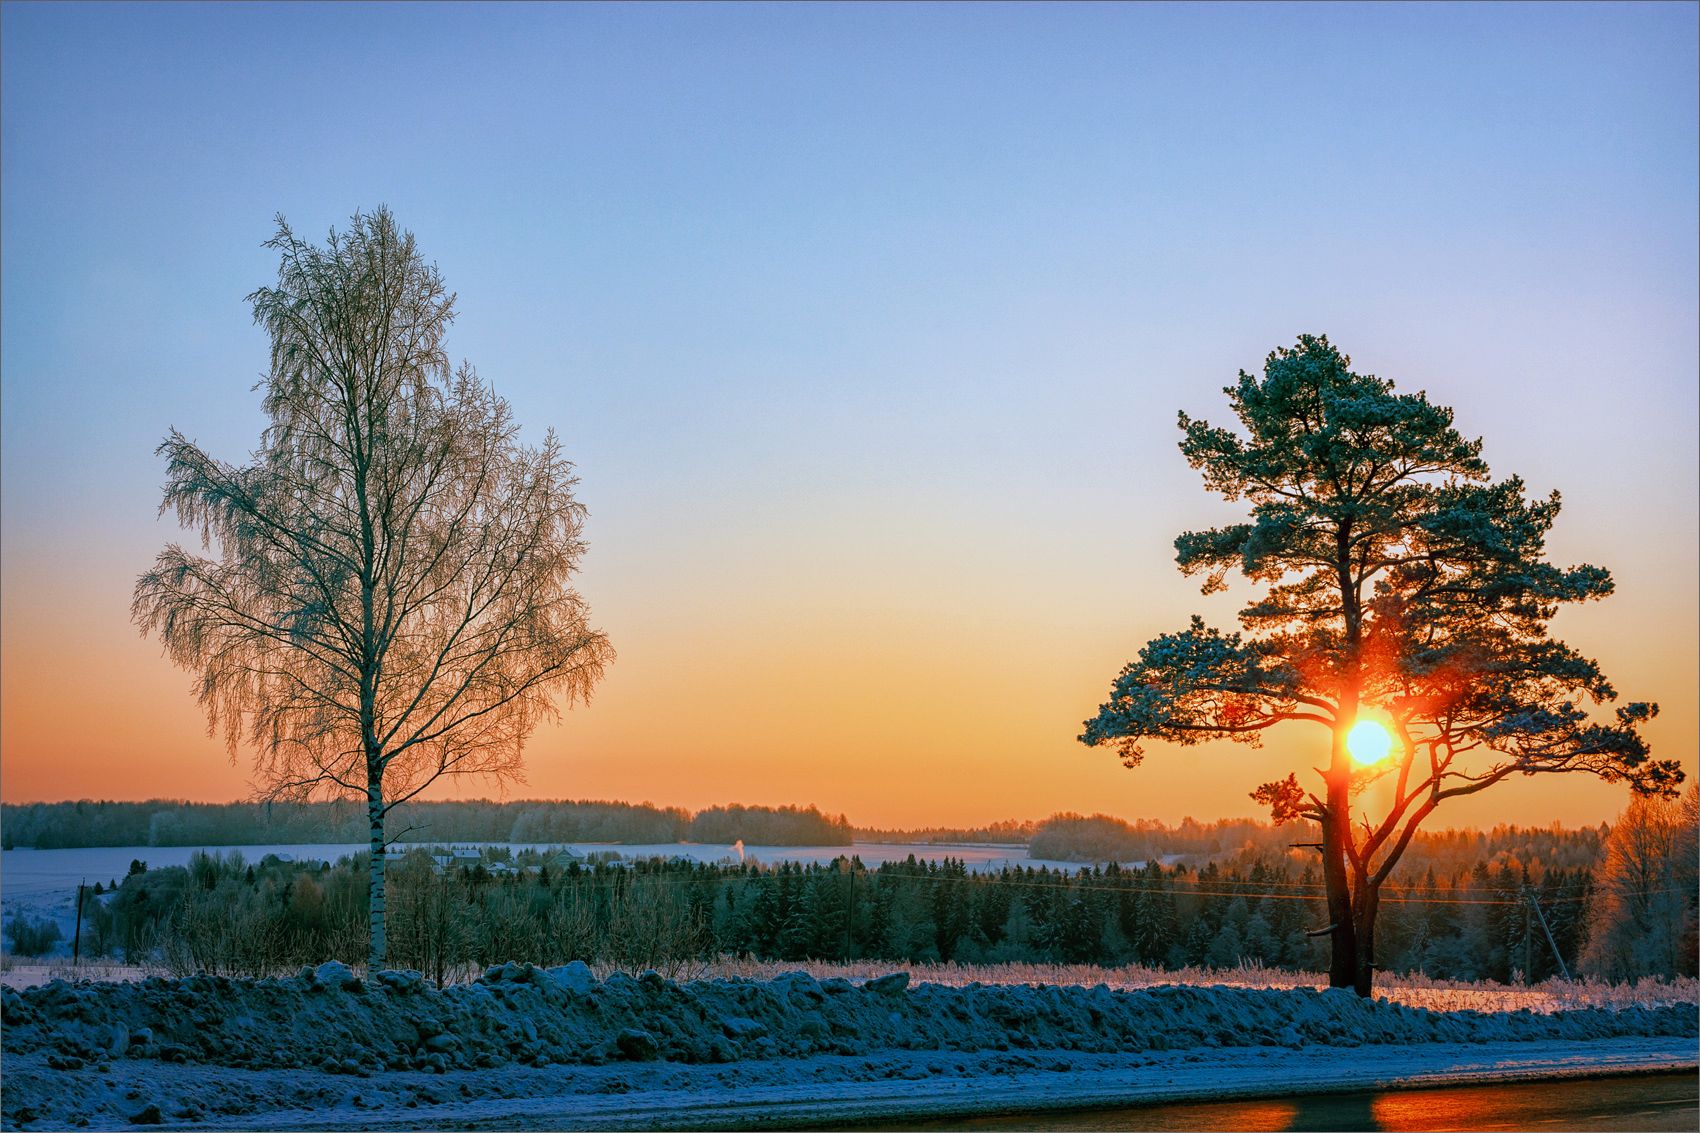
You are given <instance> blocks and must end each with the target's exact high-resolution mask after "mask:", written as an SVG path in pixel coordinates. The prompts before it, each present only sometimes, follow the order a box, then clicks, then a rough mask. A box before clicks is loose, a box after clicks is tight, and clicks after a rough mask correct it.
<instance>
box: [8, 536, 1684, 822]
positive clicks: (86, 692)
mask: <svg viewBox="0 0 1700 1133" xmlns="http://www.w3.org/2000/svg"><path fill="white" fill-rule="evenodd" d="M11 565H12V566H13V567H14V568H15V567H16V566H17V565H18V564H17V562H16V560H13V562H12V564H11ZM1156 565H1163V564H1156ZM102 570H104V568H102V567H100V566H98V565H89V566H86V567H83V568H80V569H77V570H64V571H57V572H46V571H44V572H41V573H38V574H35V575H33V576H32V577H29V578H20V577H18V575H17V572H16V570H15V569H14V570H13V571H9V572H8V578H7V582H8V584H9V585H8V592H9V593H10V592H12V591H11V590H10V585H11V584H13V583H17V584H18V585H19V586H20V587H21V588H26V589H34V590H36V591H37V592H39V593H42V594H44V595H47V596H49V597H51V598H54V599H56V601H54V602H52V603H44V604H40V605H36V606H26V605H24V604H22V603H17V602H12V601H8V602H7V603H6V605H5V607H4V611H3V612H4V619H5V625H4V634H3V635H0V655H3V657H0V683H3V689H0V703H3V705H4V713H3V714H0V750H3V752H4V758H3V760H0V776H3V783H4V786H3V790H0V797H3V798H4V799H5V800H6V801H7V802H13V803H21V802H32V801H54V800H60V799H68V798H73V799H74V798H112V799H146V798H157V797H165V798H186V799H190V800H194V801H205V802H220V801H229V800H232V799H238V798H243V797H247V796H248V795H249V793H250V785H249V779H250V775H251V764H250V760H249V756H248V754H247V753H246V752H244V753H241V754H239V756H238V758H237V760H236V761H235V762H234V763H232V762H231V760H230V758H229V755H228V753H227V752H226V750H225V748H224V746H223V743H222V742H221V741H220V740H217V739H213V738H210V737H208V736H207V734H206V725H205V720H204V718H203V717H202V715H201V713H200V710H199V708H198V707H197V705H196V704H195V701H194V697H193V694H192V681H191V678H190V676H189V675H188V674H186V673H184V672H182V671H180V670H178V669H175V668H174V667H172V666H171V665H170V664H169V662H167V661H166V660H165V659H164V658H163V657H161V656H160V653H159V649H158V645H157V643H156V642H154V641H151V640H143V639H142V638H140V637H139V636H137V635H136V634H135V632H134V631H133V630H132V629H131V628H130V626H129V623H128V617H127V609H126V601H125V599H126V598H127V593H126V592H125V590H123V589H121V587H122V584H123V583H124V581H126V580H125V578H124V577H123V573H122V572H120V571H117V570H114V571H112V572H111V574H112V575H113V576H114V577H111V578H110V579H109V580H103V581H104V584H102V582H97V580H96V579H94V578H91V577H88V576H89V575H92V574H98V573H100V572H101V571H102ZM1166 575H1167V572H1166V571H1165V572H1163V573H1162V574H1159V573H1158V572H1157V571H1156V570H1155V569H1154V570H1153V572H1152V577H1151V579H1150V581H1149V584H1148V586H1149V592H1152V593H1157V592H1160V591H1161V590H1162V588H1164V587H1169V588H1170V589H1171V593H1170V594H1168V595H1165V598H1166V599H1167V600H1168V601H1169V602H1171V603H1182V602H1187V601H1189V600H1190V599H1189V598H1188V597H1187V595H1186V591H1187V590H1189V589H1190V586H1189V584H1188V583H1187V582H1186V580H1184V579H1179V578H1175V579H1173V580H1172V581H1171V580H1169V579H1168V578H1167V577H1166ZM593 586H595V587H598V588H595V589H593V588H592V587H593ZM610 589H611V593H610V594H609V596H608V597H607V599H606V600H602V591H601V589H600V584H598V583H597V582H596V580H595V579H594V578H592V579H591V580H589V582H588V583H587V586H586V590H587V597H590V598H591V599H592V602H593V609H596V608H600V609H601V611H602V612H603V614H604V616H602V617H600V618H599V619H598V621H599V623H600V624H601V625H602V626H603V628H605V629H606V630H607V631H608V632H609V634H610V635H611V636H612V637H613V639H614V641H615V643H616V647H617V648H618V649H619V651H620V656H619V660H618V661H617V662H616V663H615V664H614V666H613V667H612V668H611V669H610V670H609V673H608V676H607V678H606V680H605V681H604V683H603V685H602V686H601V687H600V688H599V689H598V690H597V691H596V695H595V699H594V700H593V702H592V703H591V704H589V705H588V706H586V705H580V706H577V707H574V708H572V709H570V710H568V711H566V712H564V713H563V714H562V719H561V721H560V722H559V723H555V724H547V725H545V726H544V727H542V728H540V729H539V731H538V732H537V733H536V734H535V735H534V736H533V738H532V740H531V742H530V743H529V744H528V746H527V749H526V756H525V775H526V777H525V780H524V781H523V782H518V783H510V784H506V785H503V784H498V783H493V782H491V781H488V780H482V779H469V780H465V781H460V782H450V783H445V784H443V785H442V786H441V787H439V788H437V789H435V790H433V791H432V792H430V793H429V794H428V796H427V797H435V798H481V797H495V798H503V797H505V798H511V799H520V798H600V799H615V800H622V801H628V802H651V803H654V804H656V805H660V806H682V807H685V808H688V809H691V810H700V809H702V808H704V807H707V806H712V805H716V804H725V803H735V802H738V803H747V804H761V805H770V806H778V805H786V804H795V805H808V804H814V805H816V806H818V807H820V809H821V810H822V811H824V812H826V813H829V814H839V813H843V814H845V815H847V816H848V817H849V818H850V820H851V821H852V822H853V823H856V824H857V825H861V826H876V827H886V828H918V827H925V826H976V825H982V824H986V823H990V822H995V821H1000V820H1004V819H1011V818H1013V819H1042V818H1044V817H1047V816H1048V815H1050V814H1052V813H1055V812H1058V811H1074V812H1078V813H1087V814H1089V813H1093V812H1104V813H1108V814H1112V815H1115V816H1117V817H1121V818H1124V819H1127V820H1134V819H1139V818H1150V819H1156V820H1160V821H1164V822H1169V823H1174V822H1178V821H1180V819H1182V818H1183V817H1187V816H1191V817H1195V818H1198V819H1200V820H1203V821H1208V820H1211V819H1214V818H1218V817H1251V816H1257V815H1258V810H1257V808H1256V807H1255V805H1254V804H1253V803H1252V802H1251V801H1250V799H1249V798H1248V797H1247V793H1248V792H1249V790H1250V789H1251V788H1252V787H1253V786H1255V785H1256V784H1257V783H1259V782H1263V781H1267V780H1269V779H1274V778H1280V777H1284V776H1285V775H1286V773H1287V772H1288V771H1291V770H1295V769H1297V770H1298V771H1299V773H1300V776H1301V778H1303V777H1305V776H1306V775H1308V774H1309V772H1308V770H1307V769H1308V768H1310V767H1314V766H1318V765H1319V764H1321V763H1322V762H1324V761H1325V759H1326V751H1327V744H1328V738H1327V733H1326V731H1325V730H1324V729H1322V728H1320V727H1316V726H1312V725H1304V724H1291V725H1284V726H1282V727H1281V728H1279V729H1277V730H1275V731H1273V732H1271V733H1270V734H1269V737H1268V740H1267V743H1266V744H1265V746H1264V747H1263V748H1260V749H1251V748H1246V747H1243V746H1240V745H1233V744H1226V743H1217V744H1207V745H1203V746H1200V747H1191V748H1182V747H1171V746H1169V745H1164V744H1158V743H1153V744H1150V745H1148V751H1147V755H1146V758H1145V761H1144V763H1143V764H1142V765H1141V766H1140V767H1138V768H1136V769H1134V770H1132V771H1129V770H1126V769H1124V768H1123V767H1121V765H1120V763H1119V761H1118V760H1117V759H1116V758H1115V757H1114V754H1113V753H1112V752H1109V751H1107V750H1094V749H1088V748H1086V747H1084V746H1082V745H1081V744H1079V743H1078V742H1076V740H1075V738H1074V737H1075V735H1076V734H1077V733H1078V731H1079V722H1080V721H1081V720H1083V719H1084V718H1085V717H1086V716H1087V715H1089V714H1090V713H1091V712H1093V711H1094V710H1095V709H1096V706H1097V702H1098V700H1099V698H1100V697H1101V696H1102V694H1103V692H1104V690H1105V689H1106V688H1107V685H1108V677H1109V676H1111V675H1113V673H1114V672H1115V670H1116V669H1117V667H1118V666H1119V665H1120V664H1121V662H1122V661H1124V660H1125V659H1126V656H1127V655H1129V654H1130V653H1131V652H1132V650H1133V649H1135V648H1137V645H1138V643H1139V642H1142V641H1144V640H1146V639H1147V638H1148V637H1149V636H1151V635H1152V634H1153V633H1154V632H1159V631H1161V630H1162V629H1163V628H1165V626H1164V624H1163V623H1162V622H1160V621H1158V620H1156V618H1155V617H1152V618H1150V619H1147V620H1145V621H1143V622H1121V623H1118V624H1108V623H1106V624H1097V623H1096V622H1094V621H1093V620H1092V618H1091V616H1090V611H1089V609H1088V606H1089V604H1090V603H1089V601H1080V602H1071V601H1069V600H1067V599H1068V595H1067V594H1066V593H1065V592H1059V594H1058V595H1056V596H1053V597H1052V598H1050V599H1049V600H1048V602H1049V604H1048V605H1047V606H1045V607H1044V608H1038V607H1035V608H1033V609H1030V610H1027V611H1024V612H1008V613H1006V614H1005V615H1004V616H1003V617H1001V618H998V619H995V620H984V619H980V618H977V617H975V616H974V613H973V609H972V606H970V608H968V609H963V608H952V607H951V605H950V603H948V602H947V601H945V598H944V596H943V595H942V593H937V592H935V593H930V594H924V595H923V596H922V598H921V599H920V600H918V601H913V602H909V603H901V604H900V603H898V602H897V601H895V600H888V601H887V602H885V603H883V604H876V603H871V602H864V603H862V604H861V605H860V606H859V608H858V610H855V611H852V610H832V609H828V608H824V607H822V606H821V605H819V604H816V603H811V602H809V601H807V600H806V599H805V596H804V594H802V593H801V592H800V591H801V590H802V587H801V586H798V587H796V588H794V589H793V590H792V592H790V593H786V592H785V591H784V589H783V588H779V589H770V590H769V592H768V594H767V596H766V601H767V602H768V607H767V609H765V610H761V608H760V606H759V604H758V602H757V596H756V595H750V596H749V597H748V601H747V602H746V603H744V604H743V605H742V607H741V608H742V610H743V611H745V612H739V609H738V608H737V607H734V606H731V605H720V604H710V603H708V602H707V601H706V600H703V599H701V598H700V597H699V598H691V597H690V596H688V595H680V596H678V597H676V598H675V599H674V600H672V601H671V603H670V604H667V605H660V604H658V603H657V602H656V601H654V600H653V599H650V597H649V595H648V594H642V595H640V594H635V593H633V592H632V591H631V590H624V591H622V590H619V589H614V588H610ZM961 589H962V590H963V591H965V592H966V591H967V590H968V588H967V587H966V586H964V587H962V588H961ZM78 593H82V594H90V593H92V594H95V595H97V598H98V600H91V601H85V602H83V603H81V604H78V603H76V602H75V601H74V600H73V598H72V596H73V595H74V594H78ZM970 597H974V596H973V595H972V594H970ZM1616 601H1622V599H1621V598H1620V599H1616ZM598 602H600V607H598ZM1182 608H1185V607H1184V606H1183V607H1182ZM53 609H60V610H67V611H69V612H68V613H65V614H63V615H62V616H54V615H52V614H51V613H50V611H51V610H53ZM1590 612H1591V611H1590ZM1228 617H1231V607H1229V608H1228V609H1225V610H1224V611H1223V616H1222V620H1224V621H1225V620H1227V618H1228ZM1602 628H1603V627H1601V626H1599V625H1598V624H1593V625H1584V626H1581V627H1572V628H1570V629H1569V630H1567V633H1568V634H1569V636H1570V637H1571V638H1572V639H1575V640H1586V639H1588V638H1589V637H1590V636H1592V637H1594V639H1595V640H1596V641H1600V640H1601V639H1602V638H1604V639H1605V640H1604V641H1603V645H1604V647H1603V648H1600V649H1599V650H1598V653H1599V654H1600V655H1601V661H1602V664H1603V665H1604V666H1605V667H1606V669H1607V671H1608V672H1613V673H1614V675H1617V674H1618V673H1621V674H1622V675H1621V676H1620V677H1618V679H1619V681H1620V685H1619V687H1620V688H1624V689H1625V690H1634V691H1635V693H1636V694H1638V695H1639V694H1641V692H1640V690H1641V688H1642V687H1645V685H1646V684H1647V683H1648V681H1649V678H1652V677H1654V676H1656V675H1657V674H1656V673H1655V672H1653V670H1655V669H1656V668H1657V666H1658V665H1659V664H1660V663H1663V664H1664V665H1667V666H1669V668H1668V669H1667V671H1666V675H1665V677H1664V680H1665V681H1672V678H1671V677H1670V676H1669V674H1670V673H1673V672H1676V673H1680V672H1682V671H1683V664H1684V659H1683V658H1682V657H1681V656H1679V655H1678V651H1677V650H1676V649H1675V648H1674V646H1673V647H1670V648H1668V649H1667V650H1666V651H1665V652H1663V654H1662V655H1661V654H1660V653H1658V652H1656V651H1653V650H1646V651H1631V650H1626V649H1623V648H1622V647H1621V646H1614V645H1613V642H1614V641H1621V640H1622V639H1621V638H1620V637H1617V636H1616V635H1609V636H1608V635H1604V634H1602V633H1600V632H1599V631H1600V630H1601V629H1602ZM1010 642H1019V643H1020V648H1019V649H1012V648H1010V647H1009V643H1010ZM710 659H712V660H710ZM1687 663H1688V665H1689V667H1690V668H1692V658H1690V659H1688V662H1687ZM1667 687H1668V686H1667ZM1650 691H1652V692H1653V694H1654V695H1659V694H1661V693H1664V694H1666V695H1668V693H1666V689H1656V688H1655V689H1654V690H1650ZM1693 720H1694V715H1693V706H1692V704H1689V703H1686V702H1685V701H1684V700H1683V699H1682V698H1680V697H1677V698H1675V699H1667V700H1666V704H1665V710H1664V712H1663V713H1662V714H1661V716H1660V717H1659V718H1658V719H1657V720H1655V721H1653V727H1652V728H1650V729H1649V735H1650V737H1651V738H1652V740H1653V744H1654V750H1655V751H1660V752H1663V751H1670V750H1672V748H1673V747H1674V746H1675V745H1676V744H1678V743H1679V742H1680V741H1681V738H1682V735H1683V734H1684V729H1687V731H1688V733H1689V734H1690V735H1691V734H1692V731H1693V726H1694V725H1693ZM1687 766H1688V767H1689V768H1690V774H1692V773H1693V771H1692V768H1693V764H1692V762H1691V761H1690V762H1688V763H1687ZM1626 802H1627V795H1626V793H1625V789H1624V788H1622V787H1621V786H1616V787H1614V786H1609V785H1605V784H1601V783H1599V782H1597V781H1594V780H1590V779H1586V778H1584V777H1583V776H1568V775H1567V776H1537V777H1535V778H1532V779H1526V780H1525V779H1518V780H1516V781H1513V782H1509V783H1506V784H1504V785H1502V786H1500V787H1498V788H1496V790H1495V791H1493V792H1484V794H1483V795H1482V796H1477V797H1475V798H1472V799H1465V800H1458V801H1457V802H1455V803H1451V804H1448V806H1446V807H1445V808H1443V809H1442V810H1440V811H1439V812H1437V813H1436V815H1435V816H1434V818H1433V819H1432V820H1431V822H1430V825H1431V826H1435V827H1436V828H1438V827H1441V826H1458V827H1464V826H1478V825H1479V826H1492V825H1494V824H1495V823H1499V822H1516V823H1520V824H1525V825H1547V824H1548V823H1551V822H1553V821H1559V822H1561V823H1563V824H1565V825H1571V826H1575V825H1593V824H1596V823H1599V822H1601V821H1609V820H1610V819H1611V818H1612V817H1613V816H1615V815H1616V814H1617V813H1618V812H1619V811H1621V810H1622V809H1623V806H1624V805H1625V803H1626Z"/></svg>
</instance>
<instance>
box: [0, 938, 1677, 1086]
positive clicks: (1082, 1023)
mask: <svg viewBox="0 0 1700 1133" xmlns="http://www.w3.org/2000/svg"><path fill="white" fill-rule="evenodd" d="M0 999H3V1003H0V1008H3V1015H0V1018H3V1022H4V1024H5V1027H4V1033H3V1036H0V1043H3V1049H4V1052H5V1053H6V1055H8V1056H11V1055H14V1054H28V1053H32V1052H44V1053H45V1054H46V1055H48V1056H49V1058H50V1060H51V1061H53V1062H55V1063H57V1064H58V1067H59V1068H63V1069H77V1068H80V1067H81V1066H83V1065H85V1064H90V1063H105V1062H109V1061H113V1060H132V1059H156V1060H162V1061H166V1062H178V1063H189V1064H202V1065H213V1066H223V1067H237V1068H241V1067H248V1068H266V1069H280V1068H289V1067H302V1068H313V1069H319V1070H325V1071H329V1072H333V1073H346V1074H354V1075H366V1074H370V1073H372V1072H375V1071H378V1070H381V1069H388V1070H428V1071H438V1072H442V1071H448V1070H453V1069H472V1068H482V1067H495V1066H501V1065H512V1064H522V1065H531V1066H546V1065H556V1064H576V1065H600V1064H603V1063H607V1062H613V1061H631V1062H642V1061H650V1060H663V1061H668V1062H678V1063H729V1062H737V1061H741V1060H747V1059H757V1060H760V1059H777V1058H785V1059H796V1058H804V1057H808V1056H811V1055H816V1054H832V1055H863V1054H868V1053H872V1052H876V1051H889V1050H911V1051H918V1050H933V1051H963V1052H969V1051H1011V1050H1015V1051H1019V1050H1037V1049H1043V1050H1061V1051H1079V1052H1100V1053H1112V1052H1122V1053H1125V1052H1143V1051H1164V1050H1176V1049H1199V1048H1222V1047H1287V1048H1293V1049H1298V1048H1303V1047H1306V1046H1313V1045H1315V1046H1327V1047H1354V1046H1359V1045H1363V1044H1389V1043H1398V1044H1412V1043H1484V1042H1532V1041H1561V1040H1562V1041H1578V1040H1591V1039H1602V1038H1615V1037H1627V1036H1671V1037H1693V1036H1695V1035H1696V1034H1697V1033H1700V1026H1697V1011H1696V1009H1695V1008H1694V1007H1692V1006H1662V1007H1643V1006H1636V1007H1629V1008H1625V1009H1623V1010H1617V1011H1610V1010H1598V1009H1590V1010H1578V1011H1564V1012H1557V1013H1553V1014H1535V1013H1531V1012H1528V1011H1514V1012H1493V1013H1488V1012H1476V1011H1454V1012H1436V1011H1429V1010H1426V1009H1424V1008H1415V1007H1407V1006H1404V1005H1401V1004H1396V1003H1388V1002H1381V1001H1373V1000H1361V999H1359V998H1357V997H1356V996H1354V995H1352V994H1351V993H1350V992H1346V991H1324V992H1318V991H1314V990H1311V989H1290V990H1269V989H1257V988H1240V987H1189V986H1170V987H1153V988H1148V989H1143V990H1138V991H1112V990H1111V989H1109V988H1107V987H1104V986H1101V985H1100V986H1098V987H1094V988H1076V987H1055V986H1037V985H1023V986H997V987H993V986H979V985H973V984H970V985H967V986H964V987H944V986H940V985H934V984H919V985H915V986H909V978H908V976H907V975H906V974H903V973H898V974H896V975H893V976H888V977H885V978H882V979H874V980H869V981H867V982H865V983H863V984H860V985H856V984H853V983H851V982H850V981H849V980H844V979H827V980H816V979H815V978H814V977H812V976H810V975H808V974H807V973H804V972H793V973H788V974H786V975H783V976H780V977H778V978H776V979H773V980H770V981H764V982H750V981H742V980H707V981H699V982H694V983H686V984H679V983H675V982H673V981H671V980H666V979H663V978H662V977H661V976H659V975H657V974H656V973H654V972H646V973H644V974H643V975H642V976H639V977H637V978H635V979H634V978H632V977H630V976H626V975H623V974H615V975H613V976H611V977H609V978H608V979H606V980H598V979H596V978H595V977H594V975H593V974H592V973H591V971H590V969H589V968H587V967H586V966H585V965H583V964H579V963H574V964H568V965H565V966H564V967H560V968H552V969H548V970H545V969H542V968H536V967H532V966H530V965H525V964H503V965H499V966H497V967H494V968H491V969H489V970H488V971H486V972H485V973H484V975H483V976H482V977H481V978H480V979H478V980H477V981H475V982H473V983H470V984H464V985H459V986H451V987H447V988H444V989H441V990H438V989H437V988H435V987H434V986H432V985H431V984H430V983H429V982H427V981H426V980H425V979H424V978H423V977H422V976H420V975H419V973H417V972H399V971H384V972H379V973H378V974H377V976H376V978H374V979H372V980H370V981H364V980H361V979H360V978H358V977H357V976H356V975H355V974H354V973H353V972H351V971H350V970H349V969H348V968H347V967H346V966H345V965H343V964H339V963H335V962H332V963H327V964H322V965H320V966H319V967H318V968H316V969H303V970H302V971H301V973H300V974H299V975H296V976H293V977H289V978H285V979H261V980H232V979H226V978H224V977H220V976H205V975H201V976H190V977H188V978H186V979H182V980H163V979H157V978H155V979H147V980H143V981H140V982H136V983H66V982H64V981H60V980H55V981H53V982H51V983H48V984H45V985H43V986H41V987H36V988H29V989H27V990H24V991H21V992H20V991H14V990H12V989H9V988H8V989H0ZM7 1093H8V1094H10V1093H11V1091H10V1090H8V1091H7ZM7 1100H8V1102H9V1101H10V1098H8V1099H7Z"/></svg>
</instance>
